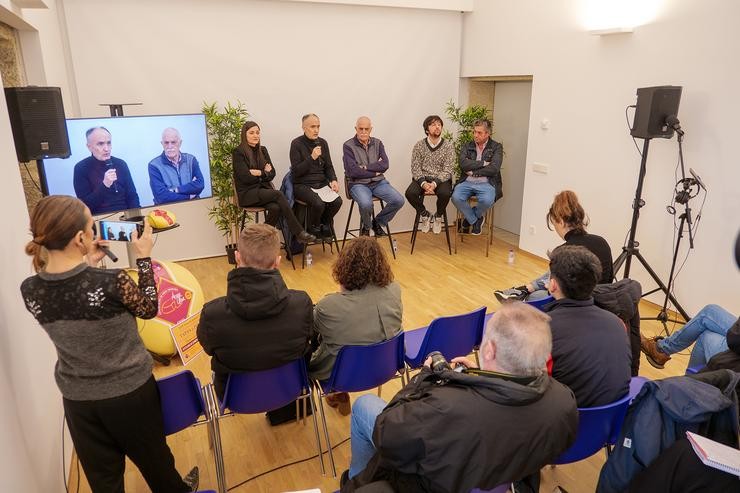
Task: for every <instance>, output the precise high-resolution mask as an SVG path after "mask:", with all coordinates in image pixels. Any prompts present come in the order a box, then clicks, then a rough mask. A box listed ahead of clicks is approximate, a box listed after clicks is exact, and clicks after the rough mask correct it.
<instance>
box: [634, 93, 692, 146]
mask: <svg viewBox="0 0 740 493" xmlns="http://www.w3.org/2000/svg"><path fill="white" fill-rule="evenodd" d="M681 89H682V87H681V86H656V87H641V88H639V89H637V108H636V109H635V119H634V121H633V122H632V129H631V131H630V133H631V134H632V136H633V137H637V138H640V139H654V138H661V139H670V138H671V137H673V128H671V127H670V126H669V125H666V122H665V119H666V117H668V116H670V115H673V116H678V104H679V103H680V102H681Z"/></svg>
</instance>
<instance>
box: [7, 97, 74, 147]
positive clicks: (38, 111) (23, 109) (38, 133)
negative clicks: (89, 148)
mask: <svg viewBox="0 0 740 493" xmlns="http://www.w3.org/2000/svg"><path fill="white" fill-rule="evenodd" d="M5 99H6V100H7V102H8V115H9V116H10V126H11V128H12V129H13V140H14V141H15V152H16V154H17V155H18V161H21V162H27V161H32V160H34V159H44V158H49V157H57V158H66V157H69V155H70V150H69V136H68V135H67V123H66V121H65V119H64V105H63V104H62V91H61V90H60V89H59V88H58V87H38V86H28V87H6V88H5Z"/></svg>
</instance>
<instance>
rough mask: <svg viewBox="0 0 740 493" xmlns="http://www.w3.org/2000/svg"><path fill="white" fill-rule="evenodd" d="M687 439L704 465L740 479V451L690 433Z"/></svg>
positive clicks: (687, 433) (688, 432) (687, 434)
mask: <svg viewBox="0 0 740 493" xmlns="http://www.w3.org/2000/svg"><path fill="white" fill-rule="evenodd" d="M686 438H688V439H689V443H691V446H692V447H693V448H694V452H695V453H696V456H697V457H699V459H700V460H701V461H702V462H703V463H704V464H706V465H708V466H709V467H713V468H715V469H719V470H720V471H725V472H728V473H730V474H734V475H735V476H738V477H740V450H738V449H734V448H732V447H728V446H727V445H723V444H721V443H719V442H715V441H714V440H710V439H709V438H706V437H703V436H701V435H697V434H696V433H691V432H690V431H687V432H686Z"/></svg>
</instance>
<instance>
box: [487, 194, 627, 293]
mask: <svg viewBox="0 0 740 493" xmlns="http://www.w3.org/2000/svg"><path fill="white" fill-rule="evenodd" d="M545 219H546V221H547V229H549V230H551V231H552V228H555V232H556V233H557V234H558V236H560V237H561V238H562V239H564V240H565V244H566V245H580V246H583V247H586V248H587V249H588V250H589V251H590V252H591V253H593V254H594V255H596V257H597V258H598V259H599V263H601V278H600V279H599V284H608V283H611V282H612V279H613V278H614V273H613V270H612V250H611V248H610V247H609V244H608V243H607V242H606V240H605V239H604V238H602V237H601V236H598V235H592V234H590V233H587V232H586V226H588V218H587V217H586V212H585V211H584V210H583V206H581V204H580V202H578V197H577V196H576V194H575V192H572V191H570V190H563V191H562V192H560V193H559V194H557V195H556V196H555V199H554V200H553V201H552V205H551V206H550V210H549V211H548V212H547V216H545ZM549 279H550V273H549V272H546V273H544V274H542V275H541V276H540V277H538V278H537V279H535V280H533V281H530V282H529V284H526V285H524V286H517V287H513V288H510V289H505V290H497V291H494V292H493V294H494V295H495V296H496V299H498V300H499V301H500V302H502V303H503V302H504V301H506V300H524V299H525V298H526V299H530V300H532V299H539V298H544V297H545V296H547V290H546V287H545V286H546V285H547V281H548V280H549ZM533 293H534V294H533Z"/></svg>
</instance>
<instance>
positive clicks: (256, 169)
mask: <svg viewBox="0 0 740 493" xmlns="http://www.w3.org/2000/svg"><path fill="white" fill-rule="evenodd" d="M232 163H233V165H234V184H235V185H236V197H237V200H238V202H239V206H240V207H264V208H265V209H266V210H267V213H266V215H265V222H266V223H267V224H269V225H270V226H275V225H276V224H277V223H278V221H279V220H280V216H282V217H284V218H285V221H286V223H287V224H288V229H289V230H290V232H291V233H292V234H293V235H294V236H295V237H296V238H297V239H298V241H300V242H301V243H311V242H313V241H316V237H315V236H313V235H311V234H308V233H306V231H305V230H304V229H303V227H302V226H301V224H300V223H299V222H298V219H296V217H295V214H293V210H292V209H291V208H290V204H289V203H288V200H287V199H286V198H285V195H283V194H282V192H280V191H279V190H275V187H273V185H272V179H273V178H275V168H274V167H273V166H272V160H271V159H270V154H269V153H268V152H267V148H266V147H263V146H262V145H261V144H260V127H259V125H257V124H256V123H255V122H252V121H248V122H245V123H244V125H243V126H242V134H241V143H240V144H239V146H238V147H237V148H236V149H234V152H233V153H232Z"/></svg>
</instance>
